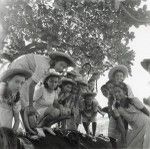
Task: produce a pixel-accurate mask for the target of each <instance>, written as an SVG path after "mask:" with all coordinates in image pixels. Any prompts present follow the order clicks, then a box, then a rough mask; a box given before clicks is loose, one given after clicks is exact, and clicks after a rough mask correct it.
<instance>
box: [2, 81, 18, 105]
mask: <svg viewBox="0 0 150 149" xmlns="http://www.w3.org/2000/svg"><path fill="white" fill-rule="evenodd" d="M2 95H3V98H4V99H6V100H7V99H9V98H10V97H11V91H10V90H9V89H8V83H6V86H5V88H4V92H3V94H2ZM19 100H20V93H19V92H17V94H16V96H15V99H14V104H15V103H17V102H18V101H19Z"/></svg>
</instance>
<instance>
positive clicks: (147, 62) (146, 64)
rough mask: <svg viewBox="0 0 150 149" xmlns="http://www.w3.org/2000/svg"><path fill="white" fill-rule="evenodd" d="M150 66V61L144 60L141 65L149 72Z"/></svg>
mask: <svg viewBox="0 0 150 149" xmlns="http://www.w3.org/2000/svg"><path fill="white" fill-rule="evenodd" d="M149 64H150V59H144V60H143V61H142V62H141V65H142V67H143V68H144V69H145V70H146V71H148V65H149Z"/></svg>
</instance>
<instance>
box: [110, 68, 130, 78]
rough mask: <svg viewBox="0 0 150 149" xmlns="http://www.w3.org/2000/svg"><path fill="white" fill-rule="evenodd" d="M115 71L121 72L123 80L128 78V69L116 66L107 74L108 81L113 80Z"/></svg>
mask: <svg viewBox="0 0 150 149" xmlns="http://www.w3.org/2000/svg"><path fill="white" fill-rule="evenodd" d="M116 71H121V72H122V73H123V74H124V78H126V77H128V68H127V67H126V66H125V65H118V66H115V67H113V68H111V69H110V71H109V74H108V77H109V80H112V79H113V77H114V73H115V72H116Z"/></svg>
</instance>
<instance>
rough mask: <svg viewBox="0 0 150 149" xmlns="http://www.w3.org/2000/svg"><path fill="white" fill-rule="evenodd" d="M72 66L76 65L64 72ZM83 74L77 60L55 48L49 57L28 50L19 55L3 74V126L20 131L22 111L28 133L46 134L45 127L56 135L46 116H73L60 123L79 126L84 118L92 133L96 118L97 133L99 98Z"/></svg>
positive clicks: (0, 87) (0, 106)
mask: <svg viewBox="0 0 150 149" xmlns="http://www.w3.org/2000/svg"><path fill="white" fill-rule="evenodd" d="M70 66H71V67H73V68H74V69H73V70H72V71H69V72H68V71H66V73H65V74H64V73H63V72H64V70H65V69H67V67H70ZM83 78H84V76H83V74H82V73H80V72H77V71H76V69H75V63H74V60H73V59H72V58H71V57H70V56H68V55H67V54H64V53H62V52H52V53H50V54H49V57H46V56H42V55H36V54H28V55H23V56H21V57H19V58H17V59H16V60H14V61H13V62H12V63H11V64H10V66H9V69H8V70H6V71H5V72H4V73H3V74H1V77H0V113H1V114H0V127H8V128H13V130H14V131H17V130H18V127H19V122H20V118H19V114H21V120H22V121H23V124H24V128H25V130H26V131H27V132H28V134H29V135H31V136H34V137H35V136H36V137H38V136H39V137H41V136H42V137H44V136H45V133H44V132H45V131H48V132H49V133H51V134H53V135H55V134H54V132H53V131H52V129H51V127H50V126H49V124H48V123H44V122H43V120H45V118H47V121H48V120H49V121H50V120H52V119H57V118H59V117H61V116H69V118H68V119H66V120H63V121H62V122H61V123H58V127H59V128H60V129H62V130H64V129H71V130H77V129H78V126H79V124H81V122H83V126H84V128H85V131H86V133H87V134H88V135H91V133H90V130H89V125H90V123H91V122H92V126H93V133H92V135H93V136H95V133H96V116H97V112H98V102H97V101H96V99H95V96H96V93H94V92H93V91H92V89H91V88H92V87H91V86H88V82H87V80H85V79H83ZM13 118H14V124H12V122H13Z"/></svg>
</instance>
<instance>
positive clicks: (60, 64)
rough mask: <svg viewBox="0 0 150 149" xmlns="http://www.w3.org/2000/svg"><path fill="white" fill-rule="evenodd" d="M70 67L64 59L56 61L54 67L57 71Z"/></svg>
mask: <svg viewBox="0 0 150 149" xmlns="http://www.w3.org/2000/svg"><path fill="white" fill-rule="evenodd" d="M67 67H68V65H67V63H66V62H64V61H58V62H56V64H55V66H54V68H55V70H56V71H57V72H60V73H62V72H63V71H64V69H66V68H67Z"/></svg>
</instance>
